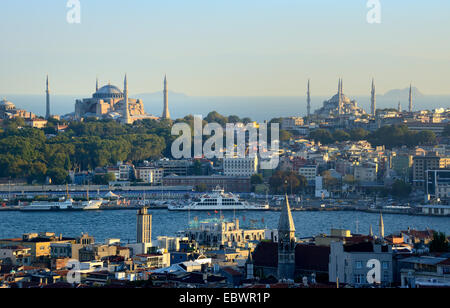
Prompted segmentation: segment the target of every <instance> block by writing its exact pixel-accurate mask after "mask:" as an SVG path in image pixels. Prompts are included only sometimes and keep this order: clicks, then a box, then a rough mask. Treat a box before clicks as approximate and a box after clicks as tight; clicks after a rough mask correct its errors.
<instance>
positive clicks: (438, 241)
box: [430, 232, 450, 252]
mask: <svg viewBox="0 0 450 308" xmlns="http://www.w3.org/2000/svg"><path fill="white" fill-rule="evenodd" d="M448 251H450V245H449V242H448V240H447V236H446V235H445V233H443V232H434V233H433V240H432V241H431V242H430V252H448Z"/></svg>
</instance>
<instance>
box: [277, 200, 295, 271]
mask: <svg viewBox="0 0 450 308" xmlns="http://www.w3.org/2000/svg"><path fill="white" fill-rule="evenodd" d="M295 246H296V245H295V226H294V220H293V219H292V213H291V208H290V206H289V199H288V196H287V195H286V200H285V202H284V206H283V209H282V210H281V215H280V221H279V222H278V279H280V280H281V279H294V272H295Z"/></svg>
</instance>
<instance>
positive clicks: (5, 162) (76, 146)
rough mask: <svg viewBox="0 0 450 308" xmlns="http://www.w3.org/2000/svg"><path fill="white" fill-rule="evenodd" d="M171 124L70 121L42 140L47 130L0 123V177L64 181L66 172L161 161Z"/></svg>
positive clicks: (36, 180)
mask: <svg viewBox="0 0 450 308" xmlns="http://www.w3.org/2000/svg"><path fill="white" fill-rule="evenodd" d="M170 127H171V123H170V122H168V121H162V122H158V121H154V120H144V121H140V122H138V123H136V124H135V125H132V126H131V125H126V126H125V125H121V124H119V123H117V122H115V121H89V120H88V121H85V122H73V123H70V124H69V126H68V128H67V129H66V130H65V132H64V133H59V134H56V132H55V135H54V136H53V137H49V138H47V137H46V135H45V133H47V134H49V133H51V131H48V130H49V128H46V129H45V133H44V130H39V129H35V128H30V127H26V126H22V125H21V122H20V120H12V121H8V122H7V123H5V129H4V130H3V131H2V132H1V133H0V177H8V178H26V179H27V180H28V181H29V182H30V183H32V182H39V183H42V182H43V181H45V179H46V177H47V176H48V177H50V178H51V179H52V182H53V183H55V184H62V183H65V182H66V181H67V176H68V171H69V170H93V169H95V168H96V167H104V166H107V165H114V164H115V163H116V162H117V161H132V162H138V161H142V160H146V159H154V158H159V157H162V156H163V155H164V154H166V153H165V151H166V148H168V147H167V144H170V142H171V139H172V136H171V135H170Z"/></svg>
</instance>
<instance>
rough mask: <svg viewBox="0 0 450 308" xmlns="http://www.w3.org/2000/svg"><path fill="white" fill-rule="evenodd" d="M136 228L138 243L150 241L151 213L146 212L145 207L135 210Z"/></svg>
mask: <svg viewBox="0 0 450 308" xmlns="http://www.w3.org/2000/svg"><path fill="white" fill-rule="evenodd" d="M136 229H137V230H136V232H137V237H136V240H137V242H138V243H145V244H148V243H151V242H152V215H150V214H149V213H148V210H147V208H146V207H144V208H142V209H139V210H138V212H137V223H136Z"/></svg>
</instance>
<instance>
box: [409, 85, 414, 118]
mask: <svg viewBox="0 0 450 308" xmlns="http://www.w3.org/2000/svg"><path fill="white" fill-rule="evenodd" d="M412 111H413V99H412V84H410V85H409V112H412Z"/></svg>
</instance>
